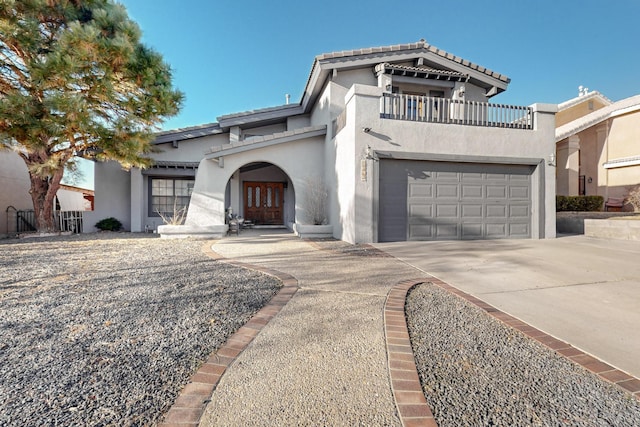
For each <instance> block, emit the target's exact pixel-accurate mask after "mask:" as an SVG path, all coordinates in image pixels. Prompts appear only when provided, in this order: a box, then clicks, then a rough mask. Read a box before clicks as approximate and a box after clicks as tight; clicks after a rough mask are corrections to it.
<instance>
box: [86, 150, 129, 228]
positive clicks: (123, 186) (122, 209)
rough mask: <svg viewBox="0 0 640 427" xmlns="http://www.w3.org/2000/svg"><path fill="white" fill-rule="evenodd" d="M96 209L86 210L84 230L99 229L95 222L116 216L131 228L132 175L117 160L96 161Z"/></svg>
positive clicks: (126, 226)
mask: <svg viewBox="0 0 640 427" xmlns="http://www.w3.org/2000/svg"><path fill="white" fill-rule="evenodd" d="M94 173H95V183H94V187H95V194H96V197H95V201H94V210H93V211H92V212H85V213H84V214H83V216H84V228H83V232H85V233H90V232H93V231H97V229H96V228H95V227H94V225H95V223H96V222H98V221H100V220H102V219H104V218H109V217H114V218H116V219H117V220H118V221H120V222H121V223H122V226H123V228H124V229H125V230H131V177H130V175H129V172H127V171H125V170H123V169H122V168H121V167H120V165H119V164H118V163H116V162H96V164H95V166H94Z"/></svg>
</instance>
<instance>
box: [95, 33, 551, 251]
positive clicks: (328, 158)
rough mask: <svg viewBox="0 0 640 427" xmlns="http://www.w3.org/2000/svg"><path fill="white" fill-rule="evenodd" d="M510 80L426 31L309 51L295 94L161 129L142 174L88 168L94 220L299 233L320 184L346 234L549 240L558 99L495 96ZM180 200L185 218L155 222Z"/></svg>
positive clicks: (200, 230)
mask: <svg viewBox="0 0 640 427" xmlns="http://www.w3.org/2000/svg"><path fill="white" fill-rule="evenodd" d="M509 82H510V79H509V78H508V77H506V76H504V75H502V74H500V73H497V72H494V71H492V70H490V69H488V68H485V67H483V66H480V65H477V64H474V63H471V62H469V61H467V60H465V59H463V58H460V57H457V56H455V55H453V54H451V53H448V52H445V51H443V50H441V49H438V48H436V47H435V46H432V45H430V44H429V43H427V42H425V41H424V40H420V41H419V42H417V43H410V44H399V45H393V46H385V47H376V48H367V49H358V50H351V51H343V52H333V53H328V54H323V55H319V56H316V57H315V59H314V61H313V64H312V66H311V71H310V73H309V75H308V77H307V81H306V85H305V87H304V91H303V95H302V99H301V100H300V101H299V102H298V103H294V104H287V105H282V106H278V107H273V108H266V109H260V110H253V111H246V112H241V113H235V114H229V115H224V116H221V117H218V119H217V122H215V123H211V124H206V125H201V126H195V127H190V128H185V129H176V130H172V131H167V132H162V133H160V134H158V135H157V138H156V140H155V142H154V146H155V148H156V149H157V153H155V154H153V158H154V159H155V161H156V163H155V166H153V167H152V168H149V169H146V170H139V169H133V170H131V171H123V170H121V169H120V168H119V167H118V166H117V165H115V164H113V163H97V164H96V166H95V191H96V201H95V211H94V212H93V215H94V216H95V217H94V218H93V219H92V220H95V221H97V220H99V219H101V218H104V217H108V216H114V217H116V218H118V219H120V220H121V221H122V222H123V224H124V225H125V227H126V228H128V229H130V230H132V231H142V230H145V229H158V231H159V232H160V233H161V234H162V236H163V237H184V236H222V235H224V234H225V233H226V232H227V225H226V222H227V218H228V217H229V212H230V211H231V212H232V214H235V215H239V216H241V217H244V218H245V219H247V220H251V221H252V222H253V223H254V224H256V225H270V226H273V225H276V226H284V227H288V228H290V229H292V230H295V231H297V232H298V234H301V235H303V236H304V235H308V234H306V233H309V232H310V233H312V234H313V233H314V231H308V230H307V228H306V227H304V226H305V224H309V223H310V222H312V220H311V213H312V212H310V211H311V210H312V209H311V206H312V205H315V204H316V203H313V201H314V200H312V199H313V198H310V197H309V194H315V193H314V192H313V191H312V190H313V188H314V187H318V186H321V187H324V188H325V189H326V190H327V194H328V197H327V199H326V203H325V213H326V220H325V221H324V222H325V226H326V227H325V229H327V230H328V233H329V235H332V236H333V237H335V238H338V239H342V240H345V241H348V242H352V243H356V242H378V241H404V240H431V239H434V240H435V239H493V238H534V239H539V238H552V237H555V173H556V172H555V168H554V167H553V166H550V163H553V162H552V160H553V155H554V153H555V143H554V142H555V141H554V130H555V117H554V116H555V111H556V109H557V106H556V105H549V104H534V105H532V106H528V107H524V106H507V105H500V104H492V103H489V102H488V101H489V100H490V98H491V97H493V96H494V95H497V94H499V93H501V92H503V91H505V90H506V89H507V86H508V84H509ZM316 201H317V200H316ZM174 203H175V204H176V205H177V206H182V205H184V206H188V215H187V219H186V222H185V224H184V225H163V226H160V225H161V224H162V221H161V218H160V216H159V214H158V212H171V210H172V208H173V206H174ZM89 223H91V220H85V224H89Z"/></svg>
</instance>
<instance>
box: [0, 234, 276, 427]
mask: <svg viewBox="0 0 640 427" xmlns="http://www.w3.org/2000/svg"><path fill="white" fill-rule="evenodd" d="M203 244H204V242H202V241H193V240H161V239H159V238H157V237H156V236H154V235H149V234H131V233H97V234H89V235H80V236H69V237H56V238H46V239H23V240H4V241H0V425H6V426H23V425H92V426H104V425H127V426H128V425H153V424H156V423H157V422H159V421H160V420H161V418H162V416H163V414H164V413H165V412H166V411H167V410H168V409H169V407H170V406H171V404H172V403H173V401H174V399H175V398H176V396H177V394H178V392H179V391H180V389H181V388H182V387H183V386H184V385H185V384H186V383H187V382H188V381H189V378H190V376H191V375H192V374H193V373H194V372H195V371H196V370H197V368H198V367H199V365H200V364H201V363H202V362H203V361H204V360H205V359H206V358H207V357H208V355H209V354H210V353H211V352H212V351H214V350H216V349H217V348H219V347H220V346H221V345H222V344H223V343H224V341H225V340H226V338H227V337H228V336H229V335H231V334H232V333H233V332H234V331H235V330H237V329H238V328H239V327H240V326H242V325H243V324H244V323H245V322H246V321H247V320H248V319H249V318H250V317H251V316H252V315H253V314H254V313H255V312H256V311H258V310H259V309H260V308H261V307H262V306H263V305H264V304H265V303H266V302H268V301H269V299H270V298H271V297H272V296H273V295H274V294H275V293H276V292H277V290H278V288H279V287H280V283H279V282H278V281H277V280H275V279H273V278H271V277H269V276H266V275H263V274H259V273H255V272H251V271H247V270H244V269H240V268H236V267H231V266H228V265H226V264H222V263H219V262H216V261H213V260H211V259H210V258H208V257H207V256H206V255H204V254H203V252H202V250H201V249H202V246H203Z"/></svg>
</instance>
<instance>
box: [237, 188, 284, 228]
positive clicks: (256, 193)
mask: <svg viewBox="0 0 640 427" xmlns="http://www.w3.org/2000/svg"><path fill="white" fill-rule="evenodd" d="M243 198H244V219H245V220H250V221H253V223H254V224H265V225H282V224H284V217H283V215H282V205H283V203H284V184H283V183H282V182H245V183H244V194H243Z"/></svg>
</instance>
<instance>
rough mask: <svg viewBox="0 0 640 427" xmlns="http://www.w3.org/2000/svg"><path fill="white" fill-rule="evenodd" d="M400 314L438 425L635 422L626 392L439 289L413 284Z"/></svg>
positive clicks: (638, 413)
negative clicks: (404, 318)
mask: <svg viewBox="0 0 640 427" xmlns="http://www.w3.org/2000/svg"><path fill="white" fill-rule="evenodd" d="M405 311H406V315H407V326H408V328H409V335H410V337H411V343H412V346H413V351H414V355H415V359H416V366H417V368H418V373H419V375H420V381H421V383H422V387H423V390H424V393H425V396H426V398H427V401H428V402H429V405H430V406H431V409H432V411H433V412H434V416H435V418H436V421H437V423H438V426H439V427H448V426H456V427H458V426H617V427H618V426H639V425H640V402H638V400H636V399H635V398H633V397H632V396H631V395H630V394H627V393H625V392H623V391H622V390H621V389H619V388H618V387H617V386H615V385H613V384H610V383H608V382H606V381H604V380H602V379H600V378H599V377H597V376H596V375H594V374H592V373H590V372H589V371H587V370H586V369H584V368H582V367H580V366H577V365H575V364H574V363H572V362H570V361H568V360H567V359H565V358H563V357H561V356H559V355H558V354H556V353H555V352H553V351H551V350H549V349H548V348H546V347H544V346H542V345H541V344H539V343H537V342H535V341H534V340H532V339H530V338H529V337H526V336H525V335H524V334H522V333H520V332H518V331H515V330H513V329H512V328H509V327H507V326H506V325H504V324H502V323H501V322H499V321H498V320H495V319H493V318H492V317H490V316H489V315H487V314H486V313H485V312H484V311H483V310H481V309H479V308H477V307H475V306H473V305H471V304H470V303H468V302H466V301H464V300H462V299H460V298H458V297H456V296H454V295H452V294H450V293H448V292H447V291H445V290H443V289H440V288H438V287H436V286H434V285H432V284H423V285H419V286H417V287H416V288H414V289H413V290H412V291H411V292H410V294H409V296H408V298H407V302H406V306H405Z"/></svg>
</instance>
